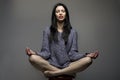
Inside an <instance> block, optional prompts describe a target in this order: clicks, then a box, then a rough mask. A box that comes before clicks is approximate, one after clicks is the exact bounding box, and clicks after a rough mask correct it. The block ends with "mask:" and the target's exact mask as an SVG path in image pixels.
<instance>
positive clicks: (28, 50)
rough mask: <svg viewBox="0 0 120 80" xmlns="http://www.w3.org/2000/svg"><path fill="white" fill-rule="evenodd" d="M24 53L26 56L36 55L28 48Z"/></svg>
mask: <svg viewBox="0 0 120 80" xmlns="http://www.w3.org/2000/svg"><path fill="white" fill-rule="evenodd" d="M25 52H26V54H27V55H28V56H31V55H35V54H36V53H35V52H34V51H33V50H31V49H30V48H28V47H27V48H26V49H25Z"/></svg>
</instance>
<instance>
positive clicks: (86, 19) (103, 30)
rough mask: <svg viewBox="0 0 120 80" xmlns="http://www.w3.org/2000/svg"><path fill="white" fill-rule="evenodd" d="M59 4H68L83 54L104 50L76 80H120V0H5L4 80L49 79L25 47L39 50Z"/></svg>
mask: <svg viewBox="0 0 120 80" xmlns="http://www.w3.org/2000/svg"><path fill="white" fill-rule="evenodd" d="M57 2H63V3H64V4H66V5H67V7H68V9H69V13H70V20H71V24H72V26H73V28H75V29H76V30H77V32H78V35H79V40H78V43H79V44H78V45H79V51H80V52H81V53H84V52H92V51H94V50H99V51H100V56H99V58H98V59H96V60H94V62H93V64H92V65H91V66H90V67H89V68H88V69H86V70H85V71H83V72H80V73H78V74H77V77H76V80H120V77H119V71H120V68H119V67H120V63H119V61H120V58H119V57H120V42H119V41H120V38H119V34H120V0H1V1H0V80H47V79H46V78H45V77H44V75H43V74H42V73H41V72H40V71H38V70H37V69H35V68H34V67H33V66H31V64H30V63H29V61H28V57H27V55H26V54H25V48H26V47H27V46H28V47H30V48H31V49H33V50H37V51H39V50H40V49H41V43H42V31H43V30H44V29H45V27H47V26H49V25H50V22H51V12H52V9H53V6H54V5H55V4H56V3H57Z"/></svg>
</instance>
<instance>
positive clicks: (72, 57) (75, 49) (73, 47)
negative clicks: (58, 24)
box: [69, 31, 85, 61]
mask: <svg viewBox="0 0 120 80" xmlns="http://www.w3.org/2000/svg"><path fill="white" fill-rule="evenodd" d="M77 40H78V35H77V32H76V31H73V37H72V45H71V49H70V51H69V58H70V60H71V61H76V60H78V59H81V58H83V57H85V54H81V53H78V43H77Z"/></svg>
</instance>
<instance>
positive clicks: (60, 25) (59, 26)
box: [57, 22, 64, 30]
mask: <svg viewBox="0 0 120 80" xmlns="http://www.w3.org/2000/svg"><path fill="white" fill-rule="evenodd" d="M63 25H64V22H57V26H58V27H57V28H58V29H60V30H62V29H63Z"/></svg>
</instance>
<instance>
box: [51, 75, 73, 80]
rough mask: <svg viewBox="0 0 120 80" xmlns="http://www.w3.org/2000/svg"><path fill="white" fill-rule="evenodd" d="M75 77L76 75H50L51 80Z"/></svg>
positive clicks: (66, 79)
mask: <svg viewBox="0 0 120 80" xmlns="http://www.w3.org/2000/svg"><path fill="white" fill-rule="evenodd" d="M73 78H74V76H69V75H60V76H54V77H50V78H49V80H73Z"/></svg>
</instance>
